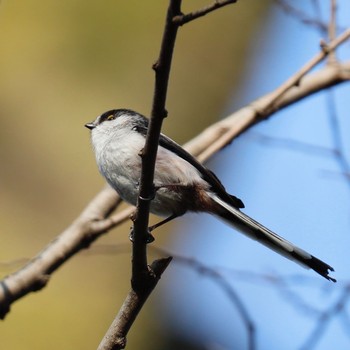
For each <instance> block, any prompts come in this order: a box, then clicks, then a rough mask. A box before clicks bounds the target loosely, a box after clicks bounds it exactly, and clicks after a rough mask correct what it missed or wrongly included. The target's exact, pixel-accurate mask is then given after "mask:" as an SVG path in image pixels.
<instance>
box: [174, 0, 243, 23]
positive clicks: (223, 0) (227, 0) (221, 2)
mask: <svg viewBox="0 0 350 350" xmlns="http://www.w3.org/2000/svg"><path fill="white" fill-rule="evenodd" d="M235 2H237V0H215V1H214V2H213V3H212V4H211V5H208V6H207V7H204V8H202V9H200V10H197V11H193V12H190V13H188V14H186V15H184V14H180V15H177V16H174V18H173V22H174V23H176V24H177V25H179V26H182V25H184V24H186V23H188V22H191V21H193V20H195V19H197V18H199V17H203V16H205V15H206V14H208V13H209V12H212V11H215V10H217V9H219V8H220V7H224V6H226V5H230V4H234V3H235Z"/></svg>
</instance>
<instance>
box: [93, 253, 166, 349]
mask: <svg viewBox="0 0 350 350" xmlns="http://www.w3.org/2000/svg"><path fill="white" fill-rule="evenodd" d="M171 259H172V258H170V257H169V258H165V259H159V260H155V261H154V262H153V263H152V265H151V266H150V272H151V276H152V279H151V280H150V281H149V285H148V288H147V289H146V290H145V291H144V292H142V293H140V292H138V291H135V290H134V289H132V290H131V291H130V292H129V294H128V295H127V297H126V299H125V301H124V303H123V305H122V307H121V308H120V310H119V312H118V314H117V316H116V318H115V319H114V321H113V322H112V324H111V326H110V327H109V329H108V331H107V333H106V335H105V336H104V338H103V339H102V341H101V343H100V345H99V347H98V350H117V349H124V348H125V346H126V336H127V334H128V332H129V330H130V327H131V326H132V324H133V323H134V321H135V319H136V317H137V315H138V314H139V312H140V310H141V309H142V307H143V305H144V303H145V302H146V300H147V299H148V297H149V296H150V294H151V293H152V291H153V289H154V288H155V286H156V285H157V283H158V281H159V279H160V277H161V275H162V273H163V272H164V271H165V269H166V268H167V267H168V265H169V264H170V262H171Z"/></svg>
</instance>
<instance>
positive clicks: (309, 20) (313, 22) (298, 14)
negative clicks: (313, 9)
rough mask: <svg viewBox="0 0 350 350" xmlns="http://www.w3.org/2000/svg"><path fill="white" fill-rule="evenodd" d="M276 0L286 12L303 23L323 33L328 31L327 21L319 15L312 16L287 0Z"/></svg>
mask: <svg viewBox="0 0 350 350" xmlns="http://www.w3.org/2000/svg"><path fill="white" fill-rule="evenodd" d="M275 2H276V4H277V5H278V6H280V7H281V9H282V10H283V11H284V12H285V13H287V14H289V15H291V16H293V17H295V18H297V19H298V20H299V21H300V22H301V23H303V24H306V25H307V26H312V27H315V28H316V29H317V30H319V31H320V32H321V33H322V35H324V34H326V33H327V29H328V25H327V23H325V22H323V21H322V20H321V18H320V17H319V16H317V15H316V16H315V17H311V16H309V15H308V14H307V13H305V12H303V11H301V10H299V9H297V8H295V7H294V6H292V5H291V4H290V3H288V2H287V1H285V0H275ZM317 4H318V3H317Z"/></svg>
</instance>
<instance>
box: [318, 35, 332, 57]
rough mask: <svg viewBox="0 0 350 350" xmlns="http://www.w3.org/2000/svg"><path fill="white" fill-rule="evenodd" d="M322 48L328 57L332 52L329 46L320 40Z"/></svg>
mask: <svg viewBox="0 0 350 350" xmlns="http://www.w3.org/2000/svg"><path fill="white" fill-rule="evenodd" d="M320 48H321V51H322V52H323V53H324V54H325V55H328V54H329V53H330V52H331V50H330V48H329V45H328V44H327V43H326V42H325V41H324V40H323V39H321V40H320Z"/></svg>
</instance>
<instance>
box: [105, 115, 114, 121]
mask: <svg viewBox="0 0 350 350" xmlns="http://www.w3.org/2000/svg"><path fill="white" fill-rule="evenodd" d="M114 119H115V115H114V114H110V115H109V116H108V117H107V118H106V120H114Z"/></svg>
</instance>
